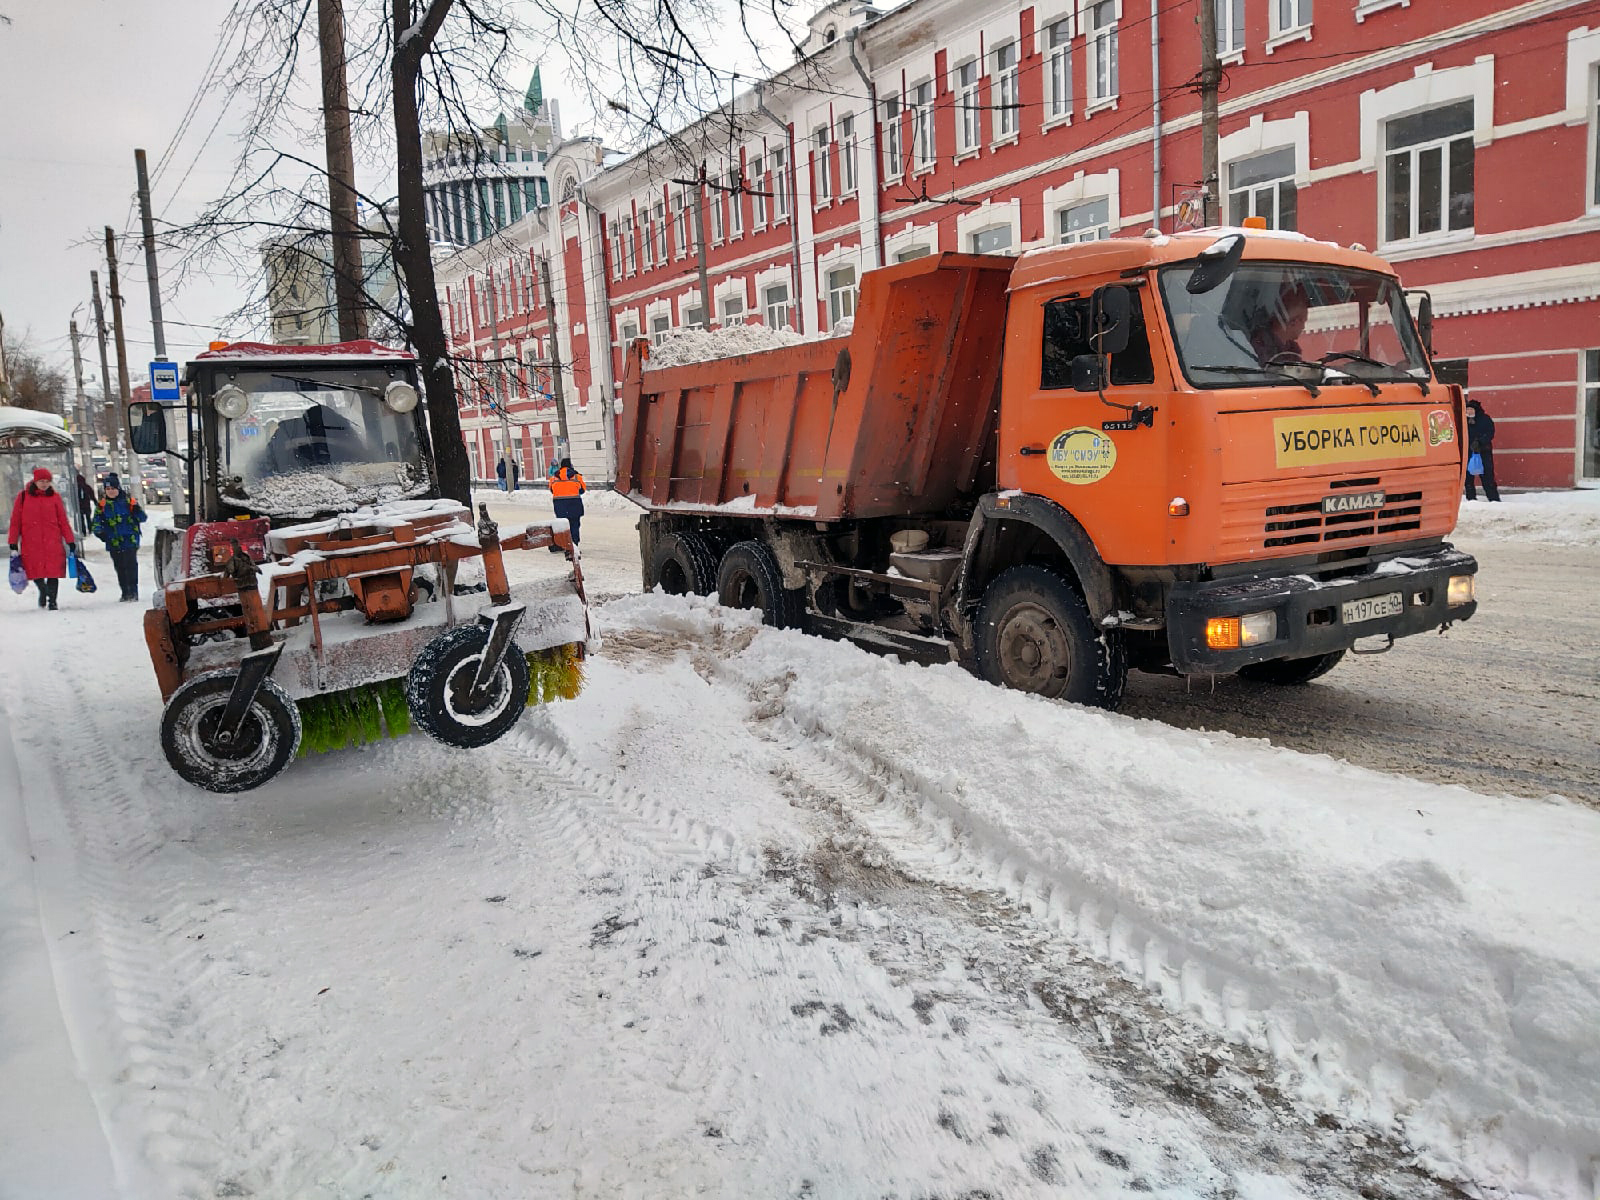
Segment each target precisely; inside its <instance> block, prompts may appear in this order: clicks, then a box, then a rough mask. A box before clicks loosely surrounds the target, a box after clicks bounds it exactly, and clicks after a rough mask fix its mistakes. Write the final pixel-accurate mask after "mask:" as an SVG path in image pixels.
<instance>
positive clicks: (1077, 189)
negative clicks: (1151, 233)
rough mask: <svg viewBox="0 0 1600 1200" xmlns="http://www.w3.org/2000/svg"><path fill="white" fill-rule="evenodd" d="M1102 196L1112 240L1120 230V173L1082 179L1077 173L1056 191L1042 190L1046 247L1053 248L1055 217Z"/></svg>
mask: <svg viewBox="0 0 1600 1200" xmlns="http://www.w3.org/2000/svg"><path fill="white" fill-rule="evenodd" d="M1102 196H1104V197H1105V198H1106V200H1107V201H1108V204H1107V206H1106V224H1108V225H1109V226H1110V227H1111V236H1112V237H1116V236H1117V230H1119V229H1121V228H1122V172H1121V171H1120V170H1119V169H1117V168H1116V167H1113V168H1111V170H1109V171H1101V172H1099V173H1097V174H1094V175H1085V174H1084V173H1083V172H1082V171H1079V172H1078V173H1077V174H1076V175H1074V176H1073V177H1072V179H1070V180H1069V181H1068V182H1066V183H1063V184H1061V185H1060V186H1058V187H1053V188H1046V189H1045V190H1044V196H1043V201H1044V217H1045V225H1044V235H1045V242H1046V244H1047V245H1054V244H1055V230H1056V227H1057V225H1058V223H1059V222H1058V219H1057V214H1058V213H1060V212H1061V211H1062V210H1063V209H1068V208H1075V207H1077V206H1078V205H1080V204H1084V203H1087V202H1088V201H1090V200H1098V199H1100V197H1102Z"/></svg>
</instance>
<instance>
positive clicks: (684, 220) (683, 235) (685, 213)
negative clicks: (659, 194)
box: [672, 188, 694, 258]
mask: <svg viewBox="0 0 1600 1200" xmlns="http://www.w3.org/2000/svg"><path fill="white" fill-rule="evenodd" d="M672 212H673V217H672V221H673V225H674V226H675V227H676V228H675V233H676V235H677V241H678V257H679V258H682V257H683V256H684V255H686V254H690V253H693V251H694V230H693V228H692V226H691V222H690V220H689V189H688V188H679V189H678V194H677V196H675V197H674V198H673V201H672Z"/></svg>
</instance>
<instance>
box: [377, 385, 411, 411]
mask: <svg viewBox="0 0 1600 1200" xmlns="http://www.w3.org/2000/svg"><path fill="white" fill-rule="evenodd" d="M383 402H384V403H385V404H387V405H388V406H389V407H390V409H392V410H393V411H394V412H397V413H408V412H410V411H411V410H412V409H413V408H415V407H416V406H417V389H416V388H414V387H412V386H411V385H410V384H409V383H406V382H405V381H404V380H401V379H396V380H395V381H394V382H393V383H391V384H390V385H389V386H388V387H386V388H384V389H383Z"/></svg>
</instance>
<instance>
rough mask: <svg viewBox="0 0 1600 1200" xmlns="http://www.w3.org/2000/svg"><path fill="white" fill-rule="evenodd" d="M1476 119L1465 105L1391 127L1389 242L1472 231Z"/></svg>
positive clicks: (1430, 111)
mask: <svg viewBox="0 0 1600 1200" xmlns="http://www.w3.org/2000/svg"><path fill="white" fill-rule="evenodd" d="M1472 119H1473V114H1472V101H1471V100H1462V101H1460V102H1459V103H1456V104H1447V105H1445V106H1444V107H1442V108H1430V109H1428V110H1427V111H1426V112H1420V113H1417V114H1415V115H1414V116H1409V117H1399V118H1396V119H1395V120H1392V121H1389V122H1388V123H1387V125H1386V127H1385V129H1384V137H1385V151H1386V153H1385V156H1384V168H1385V170H1386V172H1387V176H1388V178H1387V180H1386V181H1385V195H1386V196H1387V198H1388V206H1389V214H1388V222H1387V225H1386V232H1387V234H1388V239H1389V241H1391V242H1398V241H1403V240H1404V239H1406V238H1413V237H1423V236H1425V235H1427V234H1432V233H1443V232H1445V231H1447V230H1456V229H1471V228H1472V221H1473V199H1472V198H1473V150H1472Z"/></svg>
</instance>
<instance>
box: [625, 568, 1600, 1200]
mask: <svg viewBox="0 0 1600 1200" xmlns="http://www.w3.org/2000/svg"><path fill="white" fill-rule="evenodd" d="M603 616H604V625H603V628H604V631H605V634H606V636H607V638H608V641H614V640H615V639H617V638H618V637H620V636H623V631H625V630H628V629H630V628H631V629H634V630H647V631H652V632H656V633H669V634H672V635H674V636H676V637H677V638H678V639H679V640H680V642H685V641H686V642H691V643H692V642H701V643H704V642H708V641H709V642H712V643H717V642H719V641H720V642H722V643H723V644H730V643H731V644H732V645H733V646H734V647H735V648H736V652H735V653H731V654H724V655H720V656H718V658H717V660H716V662H715V665H714V666H711V667H710V668H709V669H714V670H717V671H719V672H721V673H723V674H724V675H726V676H728V677H730V682H735V683H738V684H740V685H742V686H743V687H745V688H747V689H749V690H750V691H751V692H752V694H767V693H770V692H771V691H772V689H773V687H774V681H781V689H782V692H781V703H779V702H778V701H776V700H769V701H768V704H767V706H766V707H768V708H771V709H776V710H777V711H779V712H781V713H782V714H783V717H784V719H785V720H787V721H788V722H792V724H793V725H794V727H795V728H796V729H797V730H799V731H801V732H802V733H804V734H805V735H806V736H808V737H809V738H811V739H814V740H819V741H821V742H823V743H827V744H831V745H835V746H837V747H838V748H839V751H840V753H841V754H842V755H844V756H845V757H846V758H847V759H849V760H850V761H851V762H852V763H854V764H856V766H855V769H856V770H859V771H861V772H863V773H864V774H865V776H866V777H870V778H873V779H876V780H879V781H881V782H882V784H883V787H884V793H885V796H886V797H887V800H888V801H889V802H890V803H892V804H893V805H895V806H897V811H898V812H899V816H900V818H902V819H904V820H906V821H910V822H911V823H913V824H914V825H916V826H917V827H919V828H920V829H922V830H923V831H924V832H925V833H926V834H927V835H928V837H927V841H928V842H930V843H931V845H929V846H927V847H926V849H925V850H924V851H922V852H920V856H919V855H913V856H912V857H911V858H910V859H902V861H901V862H900V863H899V864H897V865H899V866H901V867H902V868H903V869H908V870H910V871H912V872H916V871H917V870H919V869H922V870H927V871H930V872H931V871H934V870H935V869H938V868H939V866H940V864H941V863H948V862H949V861H950V859H951V856H952V855H954V856H957V857H959V859H960V860H962V861H964V862H965V863H967V864H968V866H969V869H970V873H971V875H972V877H973V880H974V882H975V884H977V885H981V886H984V887H998V888H1001V889H1003V890H1004V891H1006V892H1007V893H1008V894H1009V895H1010V896H1011V897H1012V898H1013V900H1014V901H1016V902H1017V903H1020V904H1022V905H1024V906H1026V907H1031V908H1032V909H1033V910H1034V912H1035V913H1036V914H1037V916H1038V917H1039V919H1040V920H1042V921H1043V922H1044V923H1045V924H1046V925H1047V926H1051V927H1054V928H1055V929H1057V930H1059V931H1060V932H1061V933H1062V934H1064V935H1065V936H1067V937H1069V938H1071V939H1072V940H1074V941H1075V942H1076V943H1077V944H1078V945H1079V946H1081V947H1082V948H1084V949H1085V950H1087V951H1088V952H1089V953H1091V954H1093V955H1094V956H1096V957H1098V958H1100V959H1102V960H1104V961H1107V962H1110V963H1112V964H1114V965H1116V966H1117V967H1119V968H1120V969H1122V971H1123V972H1124V973H1125V974H1127V975H1128V976H1130V977H1131V978H1134V979H1136V980H1139V981H1140V982H1142V983H1143V984H1144V985H1145V986H1146V987H1148V988H1149V989H1151V990H1152V991H1153V992H1155V993H1156V994H1158V995H1159V996H1160V997H1161V998H1162V999H1163V1000H1164V1002H1165V1003H1166V1004H1167V1006H1168V1007H1169V1008H1171V1009H1174V1010H1181V1011H1186V1012H1188V1013H1189V1014H1191V1016H1192V1017H1194V1018H1196V1019H1198V1020H1200V1021H1203V1022H1205V1023H1207V1024H1209V1025H1211V1026H1213V1027H1214V1028H1216V1029H1218V1030H1219V1031H1222V1032H1225V1033H1226V1034H1227V1036H1228V1037H1229V1038H1230V1039H1231V1040H1234V1041H1236V1042H1239V1043H1243V1044H1245V1045H1249V1046H1253V1047H1257V1048H1260V1049H1262V1050H1265V1051H1270V1052H1271V1053H1272V1054H1273V1055H1274V1056H1276V1058H1277V1059H1278V1060H1279V1061H1280V1062H1282V1063H1283V1064H1284V1065H1285V1067H1286V1068H1287V1070H1286V1072H1285V1076H1284V1079H1283V1080H1282V1083H1283V1085H1284V1086H1285V1087H1286V1088H1287V1089H1288V1090H1291V1091H1293V1092H1294V1094H1296V1095H1297V1096H1298V1097H1299V1098H1300V1101H1301V1102H1302V1103H1303V1104H1304V1105H1306V1106H1307V1108H1308V1110H1310V1111H1323V1112H1327V1111H1332V1112H1334V1113H1338V1114H1342V1115H1345V1116H1348V1117H1354V1118H1357V1119H1364V1120H1368V1121H1372V1122H1375V1123H1377V1124H1378V1125H1379V1126H1385V1125H1388V1124H1390V1123H1391V1122H1392V1123H1394V1124H1395V1125H1396V1126H1398V1127H1399V1128H1401V1129H1403V1130H1404V1131H1405V1133H1406V1134H1407V1136H1408V1137H1409V1138H1410V1140H1411V1141H1412V1142H1413V1143H1414V1144H1415V1145H1417V1146H1419V1147H1420V1148H1422V1149H1423V1150H1424V1151H1425V1152H1426V1156H1427V1161H1429V1162H1430V1163H1431V1164H1432V1165H1434V1166H1436V1167H1438V1168H1439V1169H1441V1170H1444V1171H1446V1172H1448V1173H1451V1174H1458V1175H1461V1176H1464V1177H1467V1178H1472V1179H1476V1180H1477V1181H1479V1182H1480V1183H1485V1184H1495V1183H1498V1184H1503V1185H1505V1186H1508V1187H1510V1188H1511V1189H1512V1190H1514V1191H1519V1192H1520V1191H1524V1190H1526V1191H1531V1192H1533V1193H1534V1194H1540V1195H1551V1196H1573V1197H1578V1196H1585V1197H1587V1196H1588V1195H1590V1193H1589V1191H1588V1190H1587V1189H1588V1188H1589V1187H1590V1186H1591V1185H1592V1184H1593V1183H1594V1182H1595V1180H1594V1178H1593V1176H1594V1172H1595V1156H1596V1155H1600V1040H1597V1039H1596V1037H1595V1030H1596V1029H1600V939H1597V938H1596V937H1595V936H1594V930H1595V928H1596V927H1600V873H1597V872H1596V871H1595V870H1594V863H1595V862H1596V861H1600V812H1595V811H1593V810H1590V809H1587V808H1583V807H1580V806H1578V805H1575V804H1572V803H1569V802H1566V801H1563V800H1560V799H1558V798H1555V797H1552V798H1550V800H1549V801H1548V802H1546V803H1543V804H1530V803H1529V802H1526V801H1521V800H1512V799H1508V798H1493V797H1486V796H1480V795H1476V794H1474V793H1471V792H1468V791H1466V790H1464V789H1461V788H1455V787H1441V786H1437V785H1430V784H1425V783H1421V782H1417V781H1413V780H1409V779H1403V778H1397V777H1394V776H1388V775H1383V774H1380V773H1377V772H1372V771H1367V770H1363V769H1361V768H1357V767H1352V766H1349V765H1346V764H1342V763H1338V762H1335V761H1332V760H1330V759H1326V758H1320V757H1306V756H1304V755H1299V754H1295V753H1292V752H1288V751H1282V750H1277V749H1274V748H1272V747H1269V746H1266V745H1265V744H1263V743H1256V742H1252V741H1246V740H1239V739H1234V738H1231V737H1228V736H1226V735H1198V734H1194V733H1189V732H1184V731H1180V730H1176V729H1171V728H1168V727H1166V726H1163V725H1159V724H1156V723H1153V722H1143V721H1136V720H1132V719H1129V718H1123V717H1116V716H1111V715H1107V714H1102V713H1096V712H1090V711H1086V710H1083V709H1077V708H1072V707H1069V706H1064V705H1059V704H1051V703H1045V702H1041V701H1039V700H1037V699H1035V698H1032V697H1028V696H1023V695H1020V694H1017V693H1013V692H1006V691H1002V690H999V689H994V688H989V687H986V686H984V685H982V684H980V683H977V682H976V681H974V680H973V679H972V678H971V677H970V676H969V675H967V674H966V673H965V672H963V671H961V670H960V669H958V668H956V667H953V666H940V667H932V668H926V669H907V668H906V667H904V666H901V665H899V664H896V663H894V662H893V661H891V660H886V659H881V658H874V657H871V656H868V655H866V654H864V653H862V652H860V651H858V650H856V649H854V648H853V647H849V646H846V645H840V644H835V643H829V642H823V641H820V640H818V639H814V638H808V637H804V636H802V635H799V634H794V633H789V632H777V631H773V630H770V629H766V628H761V629H759V630H756V629H754V628H753V627H749V626H748V623H747V621H746V619H745V617H744V615H743V614H739V615H735V614H731V613H727V612H725V611H724V610H720V609H718V608H716V607H714V606H713V605H710V604H709V603H707V602H705V601H700V600H685V599H682V598H676V597H673V598H669V597H665V596H661V595H659V594H657V595H652V596H643V597H630V598H625V599H622V600H618V601H616V602H614V603H612V604H610V605H608V606H607V608H606V609H605V610H604V613H603ZM730 627H733V628H743V630H744V636H743V639H742V640H743V641H744V642H746V643H747V644H746V645H745V647H744V648H743V649H742V650H737V647H738V646H739V644H740V640H741V639H734V638H730V637H729V636H728V633H727V630H728V629H729V628H730ZM723 819H726V818H725V817H723Z"/></svg>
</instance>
